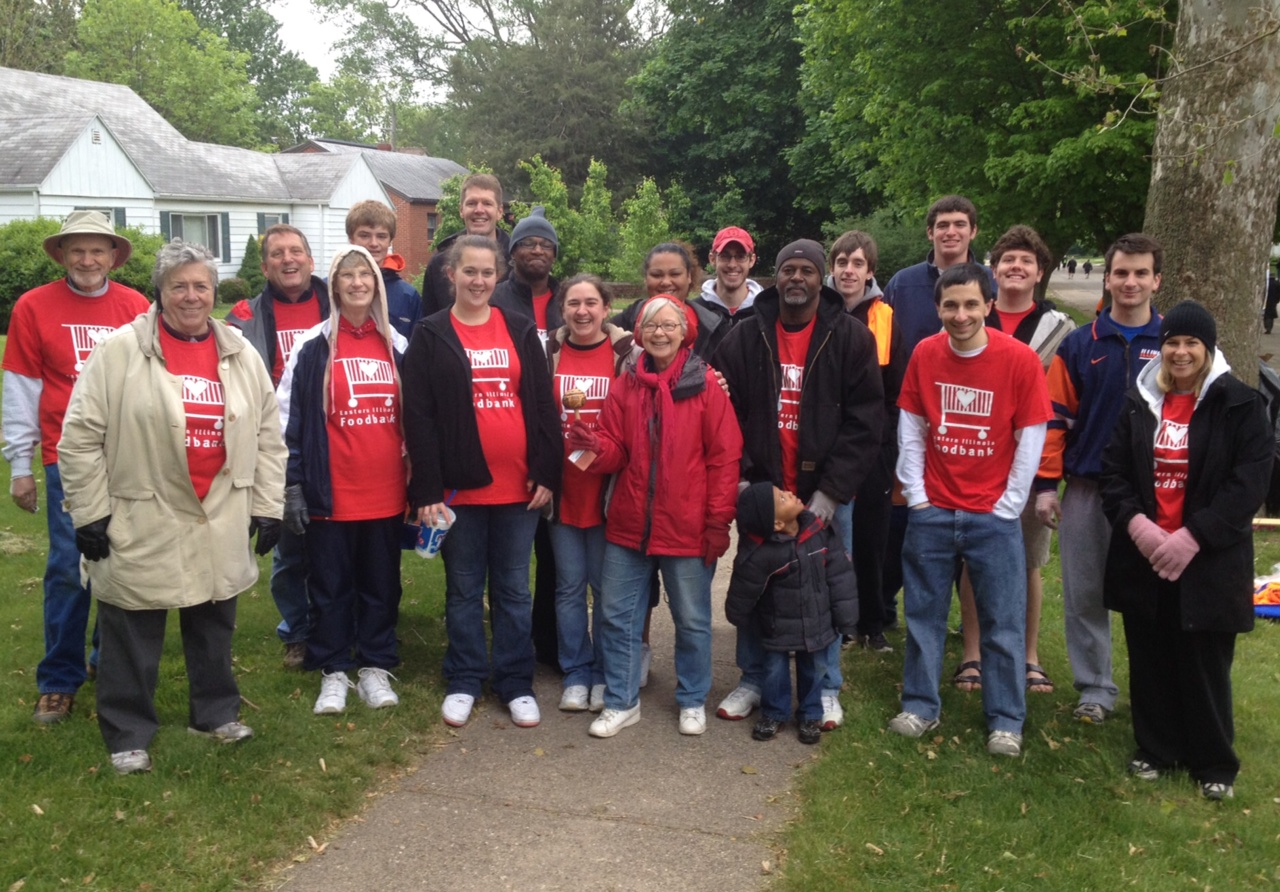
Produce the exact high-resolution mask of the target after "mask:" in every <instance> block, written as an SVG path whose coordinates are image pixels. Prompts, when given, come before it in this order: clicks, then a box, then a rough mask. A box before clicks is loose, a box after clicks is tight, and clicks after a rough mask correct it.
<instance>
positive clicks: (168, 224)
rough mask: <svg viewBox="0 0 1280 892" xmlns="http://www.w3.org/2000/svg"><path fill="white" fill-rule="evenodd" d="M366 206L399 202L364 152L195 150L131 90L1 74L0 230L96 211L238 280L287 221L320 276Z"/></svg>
mask: <svg viewBox="0 0 1280 892" xmlns="http://www.w3.org/2000/svg"><path fill="white" fill-rule="evenodd" d="M367 198H374V199H378V200H379V201H383V202H385V203H386V204H387V205H392V206H394V205H393V203H392V200H391V196H390V195H389V194H388V193H387V191H386V190H385V189H384V188H383V186H382V185H381V183H380V182H379V180H378V177H377V176H375V175H374V172H373V170H372V168H371V167H370V165H369V163H368V162H367V161H366V160H365V158H364V156H363V155H361V154H359V153H344V154H295V155H274V154H268V153H265V152H255V151H251V150H249V149H237V148H232V147H230V146H219V145H212V144H210V143H199V142H192V141H190V140H188V139H187V138H186V137H184V136H183V135H182V134H181V133H179V132H178V131H177V130H176V129H175V128H174V127H173V126H172V125H170V124H169V122H168V121H166V120H165V119H164V118H162V117H161V116H160V115H159V113H157V112H156V111H155V110H154V109H153V108H151V106H149V105H147V103H146V102H144V101H143V100H142V99H141V98H140V97H139V96H138V95H137V94H136V93H134V92H133V91H132V90H131V89H129V88H128V87H125V86H121V85H119V84H104V83H98V82H96V81H85V80H77V79H75V78H68V77H57V76H54V75H48V74H37V73H34V72H30V71H18V70H16V69H12V68H0V224H3V223H8V222H9V221H11V220H19V219H30V218H34V217H58V218H61V217H65V216H66V215H67V214H68V213H70V212H71V211H73V210H75V209H77V208H96V209H101V210H103V211H105V212H107V213H108V214H110V215H111V217H112V218H113V219H114V220H115V222H116V224H117V225H121V226H123V225H129V226H137V227H139V228H141V229H143V230H146V231H150V232H158V233H160V234H162V235H164V236H165V237H181V238H183V239H185V240H187V241H191V242H198V243H200V244H203V245H205V246H206V247H208V248H209V249H210V250H211V251H212V252H213V253H214V255H215V256H217V257H219V258H220V259H221V263H220V264H219V270H220V273H221V274H222V275H223V276H231V275H234V274H235V273H236V271H237V270H238V269H239V267H240V261H241V260H242V259H243V257H244V249H245V245H246V243H247V242H248V240H249V237H250V236H251V235H261V234H262V232H264V231H265V230H266V228H267V227H268V226H270V225H272V224H274V223H292V224H293V225H294V226H297V227H298V228H299V229H301V230H302V231H303V232H305V233H306V234H307V239H308V240H309V241H310V243H311V250H312V253H313V254H314V256H315V259H316V270H317V272H318V273H319V274H320V275H325V274H327V272H328V263H329V260H330V258H331V257H332V256H333V253H334V251H335V250H336V249H337V248H338V247H339V246H341V245H344V244H346V241H347V236H346V228H345V221H346V216H347V211H348V210H349V209H350V208H351V206H352V205H354V204H355V203H356V202H358V201H362V200H364V199H367Z"/></svg>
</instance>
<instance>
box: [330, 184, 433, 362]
mask: <svg viewBox="0 0 1280 892" xmlns="http://www.w3.org/2000/svg"><path fill="white" fill-rule="evenodd" d="M395 237H396V212H395V211H393V210H392V209H391V208H389V207H387V206H386V205H385V204H383V203H382V202H380V201H374V200H373V199H369V200H368V201H360V202H357V203H356V204H354V205H353V206H352V208H351V210H350V211H348V212H347V241H348V242H350V243H351V244H353V245H359V246H360V247H362V248H364V249H365V250H366V251H368V252H369V253H370V254H371V255H373V262H374V263H376V264H378V270H379V272H381V273H382V282H383V284H385V285H386V286H387V312H388V313H390V314H391V325H392V327H394V328H395V330H396V331H398V332H399V333H400V334H402V335H403V336H404V337H405V338H408V337H409V335H410V334H411V333H412V332H413V324H414V323H415V322H417V321H418V320H419V319H420V318H421V317H422V296H421V295H420V294H418V289H417V288H414V287H413V286H412V285H410V284H409V283H408V282H406V281H405V280H404V279H402V278H400V271H401V270H403V269H404V258H403V257H401V256H400V255H399V254H392V253H391V241H392V239H394V238H395Z"/></svg>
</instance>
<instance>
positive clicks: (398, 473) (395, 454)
mask: <svg viewBox="0 0 1280 892" xmlns="http://www.w3.org/2000/svg"><path fill="white" fill-rule="evenodd" d="M337 325H338V343H337V349H336V350H335V351H334V359H333V375H332V377H331V379H330V389H329V398H330V403H329V418H328V420H327V427H328V431H329V481H330V485H331V486H332V490H333V515H332V517H331V518H330V519H332V520H377V519H379V518H383V517H394V516H396V515H399V514H402V513H404V507H405V502H406V499H407V494H406V493H407V490H406V486H405V469H404V434H403V433H402V432H401V429H400V388H399V387H398V386H397V385H396V377H395V366H394V365H392V360H391V354H390V352H389V351H388V350H387V342H386V340H385V339H384V338H383V337H382V335H380V334H379V333H378V330H377V328H376V327H375V326H374V324H373V320H372V319H370V320H369V321H367V322H366V323H365V324H364V325H362V326H360V327H359V328H354V327H352V325H351V323H349V322H347V320H346V319H344V318H342V317H341V316H338V318H337Z"/></svg>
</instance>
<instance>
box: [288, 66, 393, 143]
mask: <svg viewBox="0 0 1280 892" xmlns="http://www.w3.org/2000/svg"><path fill="white" fill-rule="evenodd" d="M301 106H302V108H304V109H305V110H306V112H307V115H308V116H309V124H308V126H309V127H310V131H311V132H310V134H308V135H311V136H324V137H328V138H330V139H345V140H351V141H353V142H373V141H375V139H376V136H377V134H378V133H379V132H380V131H381V128H382V125H383V122H384V120H385V118H384V116H385V112H386V105H385V103H384V102H383V99H382V96H381V94H380V93H379V92H378V90H377V87H376V86H375V85H373V84H370V83H369V82H368V81H366V80H363V79H361V78H359V77H357V76H354V75H351V74H346V73H342V72H339V73H338V74H336V75H334V77H333V79H332V80H331V81H330V82H329V83H327V84H326V83H321V82H317V83H314V84H311V85H310V86H309V87H308V88H307V95H306V98H304V99H303V100H302V102H301Z"/></svg>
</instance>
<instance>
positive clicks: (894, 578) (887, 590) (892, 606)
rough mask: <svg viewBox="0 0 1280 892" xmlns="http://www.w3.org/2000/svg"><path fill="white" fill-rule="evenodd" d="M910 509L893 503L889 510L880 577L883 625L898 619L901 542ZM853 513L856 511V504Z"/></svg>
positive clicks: (900, 581)
mask: <svg viewBox="0 0 1280 892" xmlns="http://www.w3.org/2000/svg"><path fill="white" fill-rule="evenodd" d="M910 510H911V509H909V508H908V507H907V506H906V505H893V506H892V507H891V508H890V510H889V534H888V538H887V541H886V542H885V547H884V563H883V564H882V565H881V574H882V575H881V577H880V585H881V588H880V593H881V594H882V595H883V596H884V600H883V602H882V604H883V608H884V624H885V626H892V625H894V624H896V623H897V621H898V592H900V591H902V543H903V541H904V540H905V538H906V535H907V520H908V513H909V512H910ZM853 513H854V514H855V515H856V514H857V513H858V510H857V506H856V505H855V506H854V512H853ZM855 522H856V521H855Z"/></svg>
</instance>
